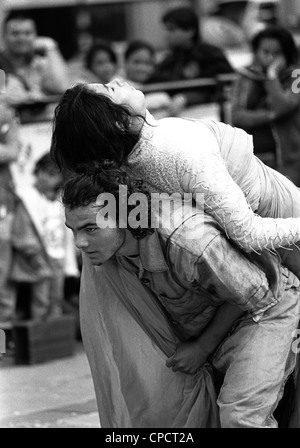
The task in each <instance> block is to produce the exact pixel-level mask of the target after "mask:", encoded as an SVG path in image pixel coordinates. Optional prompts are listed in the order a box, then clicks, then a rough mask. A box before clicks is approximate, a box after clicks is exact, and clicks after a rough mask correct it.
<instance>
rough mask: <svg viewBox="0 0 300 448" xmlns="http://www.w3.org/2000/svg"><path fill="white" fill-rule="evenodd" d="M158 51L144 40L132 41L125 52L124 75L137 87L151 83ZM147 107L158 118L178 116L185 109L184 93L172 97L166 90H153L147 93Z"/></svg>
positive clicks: (141, 87)
mask: <svg viewBox="0 0 300 448" xmlns="http://www.w3.org/2000/svg"><path fill="white" fill-rule="evenodd" d="M155 66H156V52H155V49H154V47H153V46H152V45H151V44H150V43H148V42H146V41H142V40H134V41H132V42H130V43H129V44H128V46H127V48H126V50H125V53H124V77H125V79H126V80H127V81H128V82H129V83H130V84H132V85H134V86H135V87H136V88H140V89H141V90H143V86H145V85H146V84H149V82H150V79H151V77H152V75H153V73H154V71H155ZM145 99H146V104H147V109H149V110H150V111H151V113H153V114H154V115H155V117H156V118H162V117H163V116H178V115H179V114H180V112H181V111H182V110H183V109H184V105H185V103H184V102H183V101H182V95H174V96H173V97H171V96H170V95H169V94H168V93H166V92H153V93H147V94H146V95H145Z"/></svg>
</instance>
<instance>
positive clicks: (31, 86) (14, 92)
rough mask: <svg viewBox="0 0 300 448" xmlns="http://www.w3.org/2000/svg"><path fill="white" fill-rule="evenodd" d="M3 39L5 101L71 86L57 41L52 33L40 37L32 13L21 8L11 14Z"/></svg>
mask: <svg viewBox="0 0 300 448" xmlns="http://www.w3.org/2000/svg"><path fill="white" fill-rule="evenodd" d="M3 42H4V50H3V51H2V52H1V53H0V69H2V70H4V71H5V73H6V81H7V82H6V95H5V100H6V101H9V102H11V103H12V104H14V103H18V102H26V101H34V100H38V99H41V98H43V97H44V96H45V95H53V94H60V93H62V92H63V91H64V90H65V89H66V88H67V87H68V85H69V82H68V70H67V65H66V63H65V61H64V59H63V57H62V55H61V53H60V51H59V49H58V45H57V43H56V42H55V41H54V40H53V39H52V38H50V37H38V36H37V31H36V25H35V22H34V20H33V19H32V18H31V17H30V16H26V15H24V14H23V13H20V12H18V11H15V12H14V11H13V12H11V13H10V14H8V16H7V17H6V18H5V20H4V23H3Z"/></svg>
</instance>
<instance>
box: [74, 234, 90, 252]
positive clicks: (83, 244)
mask: <svg viewBox="0 0 300 448" xmlns="http://www.w3.org/2000/svg"><path fill="white" fill-rule="evenodd" d="M88 245H89V242H88V241H87V239H86V238H84V237H82V236H75V246H76V247H77V249H82V250H84V249H86V248H87V247H88Z"/></svg>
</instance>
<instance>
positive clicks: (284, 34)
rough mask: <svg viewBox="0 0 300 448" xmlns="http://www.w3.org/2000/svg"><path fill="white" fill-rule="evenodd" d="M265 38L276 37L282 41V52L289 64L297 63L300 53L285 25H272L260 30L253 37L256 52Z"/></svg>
mask: <svg viewBox="0 0 300 448" xmlns="http://www.w3.org/2000/svg"><path fill="white" fill-rule="evenodd" d="M263 39H275V40H277V41H278V42H279V43H280V46H281V49H282V52H283V54H284V57H285V59H286V62H287V64H288V65H293V64H297V62H298V60H299V53H298V49H297V46H296V43H295V40H294V38H293V35H292V34H291V33H290V32H289V31H288V30H287V29H286V28H284V27H281V26H278V25H270V26H268V27H267V28H264V29H263V30H262V31H259V32H258V33H257V34H256V35H255V36H254V37H253V39H252V41H251V46H252V50H253V52H254V53H256V51H257V49H258V47H259V45H260V43H261V41H262V40H263Z"/></svg>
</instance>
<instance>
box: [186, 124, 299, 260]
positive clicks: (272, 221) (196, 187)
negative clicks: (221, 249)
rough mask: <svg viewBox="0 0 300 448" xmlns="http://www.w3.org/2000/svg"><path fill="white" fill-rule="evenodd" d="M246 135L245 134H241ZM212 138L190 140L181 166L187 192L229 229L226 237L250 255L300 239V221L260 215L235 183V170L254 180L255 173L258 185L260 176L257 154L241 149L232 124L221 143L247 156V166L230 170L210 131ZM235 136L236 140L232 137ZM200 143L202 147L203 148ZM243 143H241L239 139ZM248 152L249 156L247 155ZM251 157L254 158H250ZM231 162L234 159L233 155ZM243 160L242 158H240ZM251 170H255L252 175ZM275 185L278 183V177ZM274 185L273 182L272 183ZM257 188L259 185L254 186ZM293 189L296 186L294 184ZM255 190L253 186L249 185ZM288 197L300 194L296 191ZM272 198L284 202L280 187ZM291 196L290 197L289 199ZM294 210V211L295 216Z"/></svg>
mask: <svg viewBox="0 0 300 448" xmlns="http://www.w3.org/2000/svg"><path fill="white" fill-rule="evenodd" d="M241 132H242V131H241ZM209 133H210V134H211V135H210V136H209V135H202V136H201V135H199V136H198V138H197V139H195V138H196V137H195V136H192V137H191V138H189V139H188V142H187V143H188V146H187V145H186V146H185V149H184V151H185V152H184V153H183V154H182V157H184V161H183V166H181V177H180V180H181V187H182V189H183V191H184V192H191V193H192V194H193V197H194V199H195V200H196V202H199V201H200V204H199V205H200V206H201V207H203V202H204V209H205V211H206V212H207V213H209V214H210V215H212V216H213V217H214V218H215V219H216V221H217V222H218V223H219V224H220V225H221V227H222V228H223V229H224V230H225V232H226V234H227V235H228V237H229V238H230V239H232V240H233V241H234V242H235V243H236V244H237V245H238V247H240V248H241V249H243V250H244V251H246V252H251V251H261V250H262V249H265V248H268V249H273V250H274V249H276V248H279V247H282V246H289V245H291V244H294V243H296V242H298V241H299V240H300V218H285V219H283V218H277V217H276V216H274V217H272V218H265V217H261V216H258V215H256V214H255V213H254V212H253V210H252V209H251V207H250V205H249V204H248V202H247V200H246V198H245V195H244V193H243V191H242V190H241V188H240V187H239V185H238V184H237V183H236V182H235V181H234V180H233V178H232V177H231V175H230V173H229V171H228V170H229V169H230V168H231V169H232V171H233V172H234V171H235V170H237V169H238V170H239V171H238V176H237V177H240V178H241V177H242V176H243V172H244V175H247V176H248V178H249V179H251V174H252V177H253V179H255V180H254V182H256V179H257V173H256V171H255V170H256V169H257V168H256V167H257V162H256V159H252V157H254V155H253V154H252V153H251V154H250V155H249V151H250V149H249V148H244V147H240V146H239V144H235V142H234V139H235V138H237V139H238V130H237V129H234V128H232V127H230V126H229V125H228V127H227V130H226V138H225V135H224V136H223V140H222V143H221V144H229V145H230V151H235V150H239V151H242V152H244V153H245V165H244V166H242V165H241V162H240V165H239V167H238V168H237V167H236V166H234V165H233V166H232V167H230V166H229V167H227V166H226V164H225V160H223V158H222V156H221V149H220V144H219V141H218V140H217V138H216V137H215V135H214V134H213V133H212V132H211V131H209ZM230 133H232V138H229V137H230ZM199 142H201V144H200V145H199ZM238 142H239V140H238ZM241 144H243V145H245V140H242V139H241ZM247 151H248V153H247ZM182 152H183V151H182ZM249 157H250V158H249ZM231 159H232V160H233V159H234V157H233V156H232V155H231ZM239 160H241V158H240V157H239ZM249 170H253V173H250V175H249ZM266 175H268V176H270V177H273V176H274V175H273V173H272V171H271V170H266ZM274 182H278V181H277V180H276V178H275V177H274ZM270 184H271V185H272V182H270ZM253 187H255V185H254V186H253ZM291 187H293V185H292V184H291ZM249 188H252V185H249ZM286 194H287V195H293V196H295V194H297V195H298V194H299V198H296V199H295V200H298V199H299V200H300V193H298V191H297V190H296V189H295V188H294V189H292V190H291V191H290V192H289V191H287V193H286ZM269 195H270V198H272V200H273V201H278V200H283V199H282V197H281V198H278V197H277V196H276V188H273V189H272V190H271V189H270V191H269ZM289 197H290V196H289ZM292 213H293V211H292V210H291V211H290V214H291V216H292Z"/></svg>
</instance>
